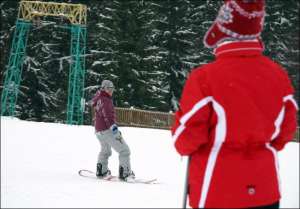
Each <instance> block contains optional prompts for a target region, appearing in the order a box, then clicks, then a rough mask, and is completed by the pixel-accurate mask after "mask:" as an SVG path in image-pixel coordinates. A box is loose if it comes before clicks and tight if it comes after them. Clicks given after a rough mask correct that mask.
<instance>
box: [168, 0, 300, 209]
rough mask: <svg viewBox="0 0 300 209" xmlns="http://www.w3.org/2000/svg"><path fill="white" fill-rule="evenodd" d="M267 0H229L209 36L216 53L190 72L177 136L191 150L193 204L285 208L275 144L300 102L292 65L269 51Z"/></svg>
mask: <svg viewBox="0 0 300 209" xmlns="http://www.w3.org/2000/svg"><path fill="white" fill-rule="evenodd" d="M264 16H265V1H264V0H225V1H224V5H223V6H222V7H221V8H220V11H219V14H218V16H217V18H216V20H215V22H214V23H213V25H212V26H211V28H210V29H209V30H208V32H207V33H206V35H205V37H204V44H205V46H207V47H209V48H213V49H214V54H215V56H216V59H215V61H213V62H212V63H209V64H206V65H204V66H202V67H198V68H196V69H194V70H192V72H191V73H190V75H189V78H188V79H187V81H186V83H185V86H184V89H183V93H182V96H181V100H180V108H179V110H178V111H177V112H176V114H175V123H174V125H173V127H172V136H173V139H174V141H175V147H176V149H177V151H178V153H179V154H180V155H185V156H189V157H190V164H189V180H188V186H189V187H188V188H189V190H188V191H189V204H190V206H191V207H193V208H247V207H253V208H256V207H258V208H268V207H271V208H279V202H280V198H281V193H280V178H279V171H278V169H279V167H278V157H277V152H278V151H280V150H282V149H283V148H284V146H285V144H286V143H288V142H289V141H290V140H292V139H293V136H294V133H295V130H296V127H297V119H296V115H297V110H298V106H297V103H296V101H295V100H294V98H293V94H294V90H293V87H292V85H291V82H290V80H289V78H288V75H287V73H286V71H285V70H284V69H283V68H282V67H281V66H280V65H279V64H276V63H275V62H273V61H272V60H270V59H269V58H267V57H265V56H264V55H263V54H262V53H263V50H264V47H263V43H262V41H261V39H260V34H261V31H262V29H263V23H264Z"/></svg>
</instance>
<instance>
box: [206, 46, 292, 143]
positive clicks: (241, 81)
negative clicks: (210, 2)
mask: <svg viewBox="0 0 300 209" xmlns="http://www.w3.org/2000/svg"><path fill="white" fill-rule="evenodd" d="M247 48H250V49H248V50H247ZM255 48H256V49H255ZM226 49H234V51H233V52H232V51H226ZM262 51H263V49H262V48H261V47H260V46H259V43H257V42H236V43H230V44H226V45H224V46H223V47H222V46H221V47H220V48H218V50H217V52H216V61H215V62H213V63H211V64H209V65H207V66H206V67H204V71H205V72H201V73H205V74H206V77H207V82H208V83H209V85H210V86H209V88H210V91H211V92H210V93H211V95H213V97H214V99H215V100H216V101H217V102H219V103H220V104H221V105H222V106H223V107H224V111H225V114H226V123H227V127H226V129H227V130H230V131H228V133H227V138H226V142H227V143H233V144H241V145H242V144H243V145H247V144H249V143H250V144H255V143H265V142H270V141H271V139H272V135H273V134H274V132H275V131H276V128H279V127H276V124H275V121H276V119H277V118H278V117H279V116H280V115H279V113H280V112H281V109H282V108H283V107H284V100H285V99H288V96H292V95H293V93H294V92H293V90H292V89H291V88H290V86H289V85H287V84H286V82H287V81H288V76H287V74H286V72H285V71H284V70H283V69H281V67H280V66H279V65H277V64H276V63H274V62H273V61H272V60H270V59H269V58H268V57H265V56H263V55H262ZM201 70H203V69H201ZM288 83H289V82H288ZM292 117H296V115H292ZM293 119H295V118H293ZM294 125H295V124H294ZM292 128H294V127H292ZM291 137H292V136H291ZM273 138H274V136H273Z"/></svg>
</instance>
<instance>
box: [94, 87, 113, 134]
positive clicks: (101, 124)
mask: <svg viewBox="0 0 300 209" xmlns="http://www.w3.org/2000/svg"><path fill="white" fill-rule="evenodd" d="M92 106H93V107H94V108H95V110H96V111H95V112H96V120H95V129H96V132H98V131H104V130H107V129H109V128H110V127H111V126H112V125H113V124H115V123H116V114H115V109H114V105H113V101H112V97H111V96H110V95H109V94H108V93H106V92H105V91H97V93H96V95H95V96H94V98H93V99H92Z"/></svg>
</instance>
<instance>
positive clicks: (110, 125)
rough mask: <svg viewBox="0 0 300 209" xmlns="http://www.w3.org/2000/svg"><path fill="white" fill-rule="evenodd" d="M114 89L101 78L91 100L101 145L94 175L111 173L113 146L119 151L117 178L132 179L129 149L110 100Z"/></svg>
mask: <svg viewBox="0 0 300 209" xmlns="http://www.w3.org/2000/svg"><path fill="white" fill-rule="evenodd" d="M114 90H115V88H114V85H113V83H112V82H111V81H109V80H103V81H102V83H101V89H100V90H98V91H97V93H96V95H95V96H94V98H93V99H92V100H91V105H92V107H93V108H94V112H95V116H94V117H95V118H94V125H95V132H96V136H97V139H98V140H99V142H100V145H101V151H100V152H99V155H98V162H97V170H96V176H97V177H99V178H104V177H107V176H110V175H111V171H110V170H109V169H108V158H109V157H110V156H111V154H112V151H111V148H113V149H114V150H115V151H116V152H118V153H119V178H120V179H121V180H124V181H132V180H133V179H134V178H135V175H134V173H133V171H132V170H131V165H130V149H129V147H128V145H127V144H126V142H125V140H124V139H123V137H122V135H121V132H120V131H119V129H118V126H117V125H116V115H115V109H114V105H113V101H112V95H113V91H114Z"/></svg>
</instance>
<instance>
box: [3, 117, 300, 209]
mask: <svg viewBox="0 0 300 209" xmlns="http://www.w3.org/2000/svg"><path fill="white" fill-rule="evenodd" d="M120 129H121V131H122V134H123V136H124V138H125V140H126V141H127V143H128V145H129V147H130V148H131V152H132V153H131V156H132V158H131V160H132V168H133V170H134V172H135V174H136V176H137V177H141V178H148V177H149V178H152V177H156V178H158V179H159V182H160V184H157V185H142V184H125V183H113V182H99V181H97V180H93V179H87V178H83V177H80V176H79V175H78V174H77V172H78V170H79V169H83V168H84V169H92V170H94V169H95V165H96V160H97V155H98V151H99V148H100V145H99V143H98V141H97V140H96V138H95V136H94V129H93V127H92V126H70V125H65V124H55V123H41V122H40V123H39V122H28V121H21V120H18V119H15V118H7V117H1V208H2V207H5V208H11V207H19V208H45V207H47V208H58V207H61V208H63V207H68V208H97V207H98V208H99V207H100V208H120V207H121V208H145V207H147V208H179V207H181V205H182V191H183V180H184V161H182V159H181V158H180V156H179V155H178V154H177V153H176V151H175V149H174V147H173V142H172V139H171V137H170V132H169V131H165V130H154V129H143V128H127V127H121V128H120ZM279 158H280V172H281V180H282V191H283V199H282V204H281V207H283V208H299V144H296V143H290V144H288V145H287V149H285V150H284V151H283V152H281V153H280V155H279ZM109 163H110V169H111V170H112V173H113V174H117V172H118V156H117V153H115V152H113V155H112V157H111V158H110V161H109Z"/></svg>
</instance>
